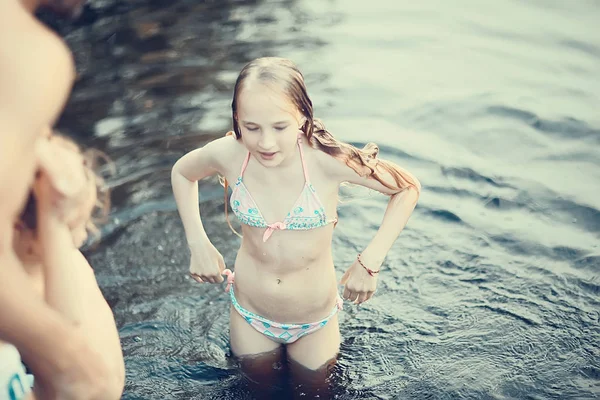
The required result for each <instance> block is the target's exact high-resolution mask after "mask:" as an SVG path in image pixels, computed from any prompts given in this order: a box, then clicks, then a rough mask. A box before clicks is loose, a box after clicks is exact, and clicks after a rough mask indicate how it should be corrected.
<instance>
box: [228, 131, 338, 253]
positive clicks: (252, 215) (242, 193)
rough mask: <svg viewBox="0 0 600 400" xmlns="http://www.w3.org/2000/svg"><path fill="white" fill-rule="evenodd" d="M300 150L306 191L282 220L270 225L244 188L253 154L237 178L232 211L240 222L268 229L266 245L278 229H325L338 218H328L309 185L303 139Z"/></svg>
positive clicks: (265, 239) (299, 145)
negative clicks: (245, 176)
mask: <svg viewBox="0 0 600 400" xmlns="http://www.w3.org/2000/svg"><path fill="white" fill-rule="evenodd" d="M298 149H299V150H300V159H301V160H302V168H303V170H304V188H303V189H302V192H301V193H300V196H299V197H298V200H296V204H294V206H293V207H292V210H291V211H290V212H289V213H288V214H287V216H286V217H285V219H284V220H283V221H278V222H273V223H271V224H269V223H267V221H266V220H265V218H264V217H263V216H262V213H261V212H260V210H259V209H258V206H257V205H256V202H255V201H254V199H253V198H252V195H251V194H250V192H249V191H248V189H247V188H246V185H244V181H243V175H244V171H245V170H246V167H247V166H248V161H249V160H250V152H248V155H247V156H246V159H245V160H244V163H243V164H242V170H241V171H240V176H239V177H238V179H237V181H236V183H235V186H234V187H233V189H232V193H231V199H230V203H231V209H232V210H233V212H234V213H235V215H236V216H237V218H238V219H239V220H240V222H241V223H243V224H246V225H249V226H253V227H256V228H266V230H265V233H264V235H263V242H266V241H267V239H269V237H271V235H272V234H273V232H274V231H276V230H283V229H290V230H308V229H315V228H320V227H322V226H325V225H327V224H330V223H335V222H337V218H333V219H327V216H326V215H325V208H324V207H323V203H321V200H319V196H317V192H316V191H315V188H314V187H313V186H312V184H311V183H310V179H309V177H308V172H307V170H306V162H305V161H304V152H303V150H302V140H301V139H298Z"/></svg>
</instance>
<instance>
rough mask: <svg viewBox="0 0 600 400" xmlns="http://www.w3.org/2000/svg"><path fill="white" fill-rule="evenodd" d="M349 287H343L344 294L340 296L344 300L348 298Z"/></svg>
mask: <svg viewBox="0 0 600 400" xmlns="http://www.w3.org/2000/svg"><path fill="white" fill-rule="evenodd" d="M350 293H352V292H350V289H348V287H344V295H343V296H342V297H343V298H344V300H350Z"/></svg>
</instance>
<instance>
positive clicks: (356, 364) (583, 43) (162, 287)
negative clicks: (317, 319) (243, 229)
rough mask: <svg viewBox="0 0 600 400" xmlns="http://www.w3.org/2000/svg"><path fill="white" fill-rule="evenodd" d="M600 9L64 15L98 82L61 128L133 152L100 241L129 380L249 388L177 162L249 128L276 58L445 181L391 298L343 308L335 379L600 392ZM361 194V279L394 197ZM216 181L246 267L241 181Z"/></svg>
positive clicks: (197, 8)
mask: <svg viewBox="0 0 600 400" xmlns="http://www.w3.org/2000/svg"><path fill="white" fill-rule="evenodd" d="M599 20H600V2H598V1H592V0H587V1H586V0H580V1H577V2H563V1H554V0H546V1H538V0H529V1H510V0H506V1H503V2H480V1H474V0H473V1H466V0H464V1H461V2H460V3H459V4H457V3H456V2H446V1H441V0H438V1H434V0H429V1H422V2H411V3H408V2H396V1H383V0H374V1H370V2H358V1H352V2H350V1H344V2H342V1H318V0H299V1H280V2H267V1H260V0H254V1H250V0H245V1H227V2H212V1H204V2H198V1H191V0H189V1H184V0H179V1H158V0H154V1H128V2H127V3H126V4H124V3H117V2H114V1H109V0H104V1H100V0H99V1H96V2H94V3H92V4H91V7H90V8H88V10H87V11H86V14H85V16H84V20H83V22H81V23H79V24H78V25H75V26H60V27H59V29H60V31H61V32H62V34H63V35H64V36H65V37H66V38H67V40H68V41H69V43H70V45H71V46H72V48H73V49H74V51H75V58H76V61H77V65H78V71H79V79H78V82H77V84H76V86H75V89H74V92H73V95H72V98H71V100H70V102H69V104H68V107H67V109H66V111H65V113H64V115H63V117H62V118H61V120H60V123H59V126H60V127H61V129H63V130H64V131H65V132H67V133H69V134H71V135H75V136H76V137H78V138H79V139H80V140H81V141H82V142H84V143H86V144H88V145H93V146H96V147H99V148H101V149H103V150H104V151H106V152H107V153H108V154H110V155H111V157H112V158H113V160H114V161H115V164H116V166H117V168H118V172H117V175H116V176H114V177H113V178H111V179H110V183H111V186H112V192H113V202H114V208H113V212H112V216H111V221H110V223H109V224H108V225H107V226H106V227H105V229H104V233H105V236H104V240H103V242H102V243H101V244H100V246H99V247H97V248H96V249H93V250H89V252H88V254H89V256H90V259H91V261H92V265H94V267H95V269H96V272H97V274H98V280H99V283H100V285H101V287H102V290H103V292H104V293H105V295H106V297H107V299H108V301H109V303H110V304H111V306H112V307H113V310H114V312H115V316H116V319H117V322H118V326H119V328H120V333H121V338H122V344H123V349H124V354H125V359H126V365H127V384H126V391H125V394H124V396H123V398H125V399H142V398H145V399H159V398H160V399H162V398H181V399H187V398H198V399H204V398H213V399H237V398H249V395H248V394H246V393H244V392H243V385H241V384H240V375H239V373H238V371H237V369H236V367H235V364H234V363H233V362H232V361H231V359H230V358H228V352H229V350H228V344H227V329H228V328H227V323H228V322H227V314H228V299H227V297H226V295H225V294H224V293H222V290H221V289H222V288H221V287H216V286H197V285H194V284H193V283H192V282H191V281H190V279H188V278H187V277H186V271H187V262H188V253H187V250H186V248H185V246H184V235H183V230H182V227H181V223H180V221H179V219H178V216H177V214H176V212H175V204H174V201H173V199H172V195H171V189H170V181H169V173H170V167H171V166H172V164H173V163H174V162H175V161H176V160H177V159H178V158H179V157H180V156H181V155H183V154H184V153H185V152H187V151H189V150H191V149H193V148H196V147H198V146H201V145H202V144H203V143H206V141H208V140H211V139H213V138H216V137H219V136H221V135H222V134H224V133H225V132H226V131H227V130H228V129H229V128H230V108H229V105H230V102H231V90H232V86H233V82H234V80H235V78H236V76H237V73H238V72H239V70H240V69H241V67H242V66H243V65H244V64H245V63H246V62H247V61H249V60H250V59H253V58H255V57H258V56H265V55H277V56H283V57H288V58H291V59H293V60H294V61H295V62H296V63H297V64H298V65H299V66H300V68H301V69H302V70H303V72H304V74H305V76H306V80H307V85H308V89H309V93H310V94H311V96H312V99H313V102H314V103H315V111H316V115H317V116H319V117H321V118H322V119H323V120H324V121H325V123H326V125H327V126H328V128H330V130H331V131H332V132H333V133H334V134H335V135H336V136H337V137H338V138H340V139H342V140H345V141H349V142H352V143H354V144H356V145H364V144H365V143H366V142H368V141H374V142H376V143H378V144H379V145H380V146H381V149H382V153H381V155H382V157H384V158H388V159H391V160H393V161H395V162H397V163H399V164H400V165H403V166H405V167H406V168H407V169H409V170H411V171H412V172H413V173H415V174H416V175H417V176H418V177H419V179H420V180H421V182H422V183H423V185H424V190H423V194H422V197H421V200H420V203H419V206H418V208H417V209H416V211H415V213H414V215H413V217H412V218H411V220H410V222H409V225H408V227H407V228H406V230H405V231H404V232H403V233H402V235H401V237H400V239H399V240H398V241H397V243H396V245H395V246H394V248H393V249H392V250H391V252H390V253H389V255H388V257H387V259H386V263H385V265H384V270H383V272H382V273H381V277H380V287H379V291H378V293H377V295H376V296H375V298H374V299H373V300H372V301H370V302H369V303H367V304H366V305H364V306H362V307H360V308H359V307H356V306H351V305H347V306H346V308H345V311H344V312H343V313H342V314H341V331H342V335H343V340H344V341H343V345H342V351H341V355H340V359H339V363H338V367H337V369H336V371H335V381H336V387H335V396H336V398H338V399H456V398H465V399H546V398H560V399H591V398H597V397H598V396H600V346H599V343H600V328H599V318H600V313H599V310H600V308H599V302H600V299H599V293H600V248H599V246H598V245H599V243H600V241H599V236H600V235H599V233H600V212H599V210H600V200H599V199H600V198H599V197H598V196H597V191H598V188H599V187H600V117H599V116H598V110H599V109H600V100H599V99H600V97H599V96H600V78H599V76H600V40H599V39H598V38H600V29H599V28H598V25H597V21H599ZM345 196H346V198H348V197H351V198H352V200H351V201H347V202H344V203H343V204H341V205H340V210H339V214H340V219H341V222H340V224H339V225H338V228H337V229H336V233H335V238H334V241H335V243H334V244H335V246H334V248H335V253H334V259H335V262H336V271H337V273H338V275H339V276H340V277H341V274H342V272H343V271H344V270H345V268H346V267H347V266H348V265H349V264H350V263H351V262H352V260H353V258H354V257H355V255H356V253H357V252H358V251H360V250H361V249H363V248H364V246H365V245H366V244H367V243H368V241H369V239H370V238H371V237H372V236H373V234H374V233H375V231H376V229H377V227H378V224H379V222H380V220H381V216H382V214H383V211H384V209H385V206H386V199H385V198H384V197H382V196H378V195H374V194H373V195H370V194H368V193H366V192H364V191H360V190H356V191H349V192H347V193H346V194H345ZM201 197H202V200H203V202H202V206H201V207H202V213H203V217H204V219H205V226H206V227H207V230H208V233H209V235H210V237H211V238H212V240H213V243H214V244H215V245H216V246H217V247H218V248H219V249H220V251H221V252H222V253H223V255H224V256H225V260H226V262H227V263H228V265H232V263H233V259H234V256H235V250H236V248H237V246H238V245H239V241H238V239H237V238H236V237H235V236H233V235H232V234H231V233H230V231H229V229H228V228H227V225H226V224H225V222H224V216H223V213H222V201H223V200H222V192H221V188H220V187H219V186H218V185H217V183H216V182H215V181H214V180H213V181H207V182H203V183H202V184H201ZM300 392H301V390H300V391H299V392H298V391H297V393H296V394H299V393H300ZM288 395H289V394H288ZM286 396H287V395H286Z"/></svg>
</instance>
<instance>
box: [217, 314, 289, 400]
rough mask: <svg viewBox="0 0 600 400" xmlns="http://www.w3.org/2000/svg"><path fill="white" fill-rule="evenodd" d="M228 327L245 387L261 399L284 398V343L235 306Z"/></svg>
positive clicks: (285, 369) (285, 374)
mask: <svg viewBox="0 0 600 400" xmlns="http://www.w3.org/2000/svg"><path fill="white" fill-rule="evenodd" d="M229 329H230V333H229V335H230V343H231V352H232V353H233V355H234V356H235V358H236V359H237V361H238V363H239V366H240V369H241V372H242V375H243V378H244V379H243V383H242V384H243V385H244V388H245V391H247V392H250V393H251V394H252V395H253V397H254V398H259V399H271V398H273V399H276V398H281V396H280V393H281V391H282V390H284V389H285V386H286V381H287V365H286V362H285V347H283V346H282V345H281V344H279V343H276V342H274V341H272V340H271V339H269V338H267V337H266V336H264V335H263V334H262V333H260V332H258V331H256V329H254V328H253V327H252V326H250V324H248V323H247V322H246V320H245V319H244V318H242V317H241V316H240V315H239V314H238V313H237V312H236V311H235V309H233V308H232V309H231V320H230V328H229Z"/></svg>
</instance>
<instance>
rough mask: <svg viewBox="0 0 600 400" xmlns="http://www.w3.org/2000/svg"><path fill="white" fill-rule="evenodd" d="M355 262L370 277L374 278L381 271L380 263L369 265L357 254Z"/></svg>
mask: <svg viewBox="0 0 600 400" xmlns="http://www.w3.org/2000/svg"><path fill="white" fill-rule="evenodd" d="M356 261H357V262H358V264H359V265H360V266H361V267H362V268H363V269H364V270H365V271H366V272H367V273H368V274H369V275H370V276H372V277H375V276H376V275H377V274H378V273H379V271H380V269H381V263H377V264H374V263H369V262H367V261H365V259H364V256H363V254H361V253H358V255H357V256H356Z"/></svg>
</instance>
